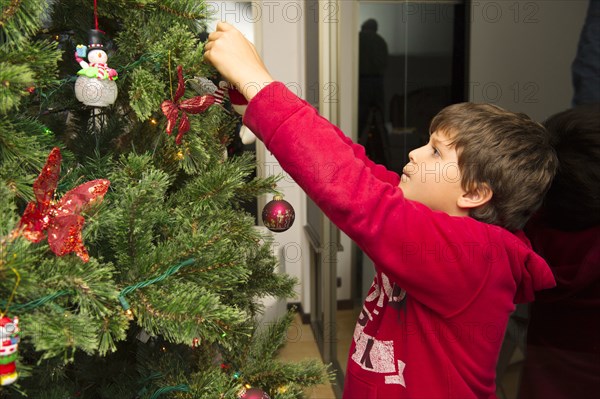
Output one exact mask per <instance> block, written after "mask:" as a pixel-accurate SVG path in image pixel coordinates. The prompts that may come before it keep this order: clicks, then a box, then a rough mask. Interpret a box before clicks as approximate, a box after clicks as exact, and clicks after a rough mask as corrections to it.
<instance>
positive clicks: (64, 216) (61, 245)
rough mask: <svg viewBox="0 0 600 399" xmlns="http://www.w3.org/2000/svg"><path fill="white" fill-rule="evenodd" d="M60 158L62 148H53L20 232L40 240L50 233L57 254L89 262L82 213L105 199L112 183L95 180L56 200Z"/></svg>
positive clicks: (24, 215) (30, 239) (35, 183)
mask: <svg viewBox="0 0 600 399" xmlns="http://www.w3.org/2000/svg"><path fill="white" fill-rule="evenodd" d="M61 159H62V156H61V154H60V149H59V148H58V147H55V148H53V149H52V151H51V152H50V155H49V156H48V160H47V161H46V164H45V165H44V168H43V169H42V171H41V172H40V175H39V176H38V178H37V179H36V180H35V182H34V183H33V193H34V195H35V199H36V201H35V202H30V203H29V204H27V208H25V212H24V213H23V216H22V217H21V223H20V224H19V228H18V232H17V233H20V234H22V235H23V236H24V237H25V238H27V239H28V240H29V241H32V242H40V241H41V240H43V239H44V238H45V236H46V234H48V244H49V245H50V249H51V250H52V252H54V253H55V254H56V255H58V256H61V255H65V254H68V253H70V252H75V253H76V254H77V256H79V257H80V258H81V259H82V260H83V261H84V262H87V261H88V260H89V258H90V257H89V255H88V253H87V250H86V249H85V247H84V245H83V240H82V237H81V228H82V227H83V222H84V221H85V220H84V218H83V216H81V215H80V213H81V211H82V210H84V209H85V208H86V207H88V206H89V205H91V204H92V203H94V202H95V201H101V200H102V198H103V197H104V194H106V192H107V191H108V186H109V185H110V182H109V181H108V180H105V179H98V180H92V181H89V182H87V183H84V184H82V185H80V186H77V187H75V188H74V189H72V190H70V191H68V192H67V193H66V194H65V195H64V196H63V197H62V198H61V199H60V200H59V201H53V197H54V191H55V190H56V186H57V183H58V177H59V175H60V162H61Z"/></svg>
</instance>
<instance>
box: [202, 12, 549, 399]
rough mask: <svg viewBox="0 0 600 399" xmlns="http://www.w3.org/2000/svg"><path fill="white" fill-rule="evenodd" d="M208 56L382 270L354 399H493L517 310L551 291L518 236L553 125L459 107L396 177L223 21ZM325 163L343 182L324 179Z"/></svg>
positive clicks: (351, 367)
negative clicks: (319, 169) (317, 171)
mask: <svg viewBox="0 0 600 399" xmlns="http://www.w3.org/2000/svg"><path fill="white" fill-rule="evenodd" d="M205 59H206V60H208V61H209V62H211V63H212V64H213V65H214V66H215V67H216V68H217V69H218V70H219V71H220V72H221V74H223V76H224V77H225V78H226V79H228V80H229V81H230V82H232V83H234V84H235V85H236V86H237V88H238V90H240V92H241V93H242V94H243V95H244V96H245V97H246V99H248V101H249V105H248V108H247V110H246V114H245V116H244V124H246V125H247V126H248V127H249V128H250V129H251V130H252V131H253V132H255V133H256V135H257V137H259V138H260V139H261V140H263V141H264V143H265V145H266V147H267V148H268V149H269V151H271V152H272V153H273V154H274V155H275V157H276V158H277V159H278V160H279V162H280V163H281V165H282V167H283V168H284V169H285V170H286V171H287V172H288V173H289V174H290V175H291V176H292V177H293V178H294V180H295V181H296V182H297V183H298V184H299V185H300V186H301V187H302V188H303V189H304V191H305V192H306V193H307V194H308V195H309V196H310V197H311V198H312V199H313V200H314V201H315V202H316V203H317V204H318V205H319V207H320V208H321V209H322V210H323V212H325V214H326V215H327V216H328V217H329V218H330V219H331V220H332V221H333V222H334V223H335V224H336V225H337V226H338V227H339V228H340V229H341V230H343V231H344V232H345V233H346V234H348V235H349V236H350V238H352V239H353V240H354V241H355V242H356V243H357V244H358V245H359V246H360V247H361V248H362V249H363V251H365V253H366V254H367V255H368V256H369V257H370V258H371V259H372V260H373V262H374V264H375V265H376V271H377V274H376V277H375V281H374V283H373V286H372V287H371V290H370V291H369V294H368V295H367V298H366V299H365V303H364V306H363V310H362V313H361V315H360V316H359V319H358V322H357V325H356V329H355V332H354V340H353V343H352V346H351V348H350V354H349V359H348V367H347V373H346V381H345V385H344V398H345V399H350V398H353V399H374V398H394V399H396V398H405V397H410V398H492V397H494V394H495V385H494V377H495V376H494V374H495V364H496V360H497V357H498V353H499V350H500V346H501V343H502V339H503V336H504V330H505V328H506V324H507V321H508V317H509V315H510V313H511V312H512V311H513V310H514V302H521V301H531V300H532V299H533V292H534V291H535V290H539V289H543V288H549V287H552V286H553V285H554V279H553V277H552V273H551V272H550V269H549V268H548V265H547V264H546V263H545V262H544V261H543V260H542V259H541V258H540V257H539V256H537V255H536V254H535V253H534V252H533V251H532V250H531V248H530V246H529V245H528V244H527V243H526V242H525V239H524V237H523V236H522V235H521V234H520V233H515V234H513V233H511V232H510V231H509V230H507V229H510V230H512V231H515V232H517V230H518V229H520V228H521V227H522V226H523V225H524V224H525V221H526V220H527V218H528V217H529V216H530V215H531V213H532V212H533V211H534V210H535V209H536V208H537V207H538V205H539V203H540V201H541V199H542V196H543V194H544V193H545V191H546V189H547V187H548V185H549V183H550V180H551V179H552V176H553V175H554V172H555V169H556V156H555V155H554V152H553V151H552V149H551V147H550V146H549V144H548V142H547V137H546V132H545V130H544V129H543V127H542V126H541V125H539V124H537V123H535V122H533V121H531V120H530V119H529V118H527V117H526V116H524V115H517V114H513V113H510V112H506V111H504V110H501V109H499V108H497V107H494V106H490V105H475V104H456V105H453V106H450V107H449V108H446V109H444V110H443V111H442V112H440V114H439V115H438V116H436V118H435V119H434V120H433V122H432V126H431V140H430V142H429V143H428V144H427V145H425V146H423V147H421V148H418V149H416V150H414V151H412V152H411V153H410V154H409V158H410V162H409V163H408V164H407V165H406V167H405V168H404V171H403V174H402V176H401V177H399V176H398V175H396V174H395V173H392V172H389V171H387V170H386V169H385V168H383V167H382V166H379V165H375V164H374V163H373V162H371V161H369V160H368V159H367V158H366V157H365V152H364V148H362V147H360V146H358V145H356V144H353V143H352V141H351V140H349V139H348V138H346V137H345V136H344V135H343V133H342V132H340V131H339V130H338V129H337V128H336V127H335V126H334V125H332V124H331V123H329V122H328V121H327V120H325V119H324V118H322V117H320V116H319V115H318V113H317V111H316V110H315V109H314V108H312V107H311V106H310V105H308V104H307V103H306V102H304V101H302V100H300V99H299V98H298V97H296V96H295V95H293V94H292V93H291V92H290V91H288V90H287V89H286V88H285V86H284V85H283V84H281V83H278V82H274V81H273V78H272V77H271V76H270V75H269V73H268V71H267V70H266V68H265V66H264V64H263V63H262V61H261V59H260V57H258V55H257V53H256V51H255V49H254V47H253V46H252V44H250V43H249V42H248V41H247V40H246V39H245V38H244V37H243V35H241V33H240V32H239V31H237V30H236V29H234V28H233V27H232V26H230V25H228V24H225V23H219V24H218V25H217V29H216V31H215V32H213V33H211V34H210V36H209V40H208V43H207V44H206V47H205ZM325 163H326V164H328V165H331V163H334V164H335V173H332V174H331V175H329V176H328V177H327V178H322V177H319V176H315V175H314V174H313V172H312V171H313V170H314V167H315V166H318V165H319V164H321V165H323V164H325ZM501 226H502V227H501Z"/></svg>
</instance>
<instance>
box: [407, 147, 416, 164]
mask: <svg viewBox="0 0 600 399" xmlns="http://www.w3.org/2000/svg"><path fill="white" fill-rule="evenodd" d="M415 151H416V150H412V151H411V152H409V153H408V160H409V161H410V162H413V163H414V162H415Z"/></svg>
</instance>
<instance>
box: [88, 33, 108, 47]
mask: <svg viewBox="0 0 600 399" xmlns="http://www.w3.org/2000/svg"><path fill="white" fill-rule="evenodd" d="M103 36H104V32H102V31H101V30H98V29H90V46H89V47H90V50H93V49H99V48H103V47H104V45H103V44H102V37H103Z"/></svg>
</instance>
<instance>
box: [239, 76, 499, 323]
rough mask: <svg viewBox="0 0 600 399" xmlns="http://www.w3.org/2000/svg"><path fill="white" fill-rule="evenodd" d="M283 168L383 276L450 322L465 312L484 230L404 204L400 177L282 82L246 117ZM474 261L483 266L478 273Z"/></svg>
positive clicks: (478, 281)
mask: <svg viewBox="0 0 600 399" xmlns="http://www.w3.org/2000/svg"><path fill="white" fill-rule="evenodd" d="M244 124H245V125H246V126H248V127H249V128H250V129H251V130H252V131H253V132H254V133H255V134H256V135H257V137H259V138H260V139H261V140H262V141H263V142H264V143H265V146H266V147H267V149H268V150H269V151H271V152H272V153H273V155H274V156H275V157H276V158H277V160H278V161H279V163H280V164H281V166H282V168H283V169H284V170H285V171H286V172H287V173H289V174H290V176H291V177H292V178H293V179H294V180H295V181H296V182H297V183H298V184H299V185H300V187H302V189H303V190H304V191H305V192H306V194H307V195H308V196H309V197H310V198H311V199H312V200H313V201H315V203H316V204H317V205H318V206H319V207H320V208H321V210H322V211H323V212H324V213H325V214H326V215H327V216H328V217H329V218H330V219H331V221H332V222H333V223H334V224H336V225H337V226H338V227H339V228H340V229H341V230H342V231H344V232H345V233H346V234H347V235H348V236H349V237H350V238H351V239H352V240H354V241H355V242H356V243H357V244H358V245H359V246H360V247H361V248H362V249H363V251H365V253H366V254H367V255H368V256H369V257H370V258H371V259H372V260H373V262H374V263H375V265H376V267H377V268H378V270H379V271H381V272H383V273H385V274H386V275H387V276H388V277H389V278H390V279H391V280H392V281H394V282H395V283H397V284H398V285H399V286H400V287H402V288H404V289H405V290H406V291H407V292H408V293H409V294H410V295H412V296H413V298H414V299H416V300H418V301H420V302H422V303H424V304H425V305H426V306H429V307H430V308H432V309H433V310H435V311H437V312H439V313H441V314H445V315H449V314H451V313H454V312H457V311H459V310H460V309H461V308H463V307H464V306H466V304H468V303H469V302H470V301H471V300H472V299H473V298H474V296H475V295H476V294H477V292H478V291H479V290H480V289H481V287H482V286H483V284H484V281H485V279H486V278H487V276H488V272H489V268H490V263H489V262H478V261H476V259H475V258H479V255H478V253H479V251H480V250H481V248H477V247H478V246H481V245H480V243H478V242H473V240H471V237H473V236H474V235H477V234H478V235H482V231H477V232H474V231H472V230H473V229H482V227H480V226H478V225H479V224H480V223H475V224H474V223H468V220H470V218H455V217H451V216H449V215H447V214H444V213H441V212H434V211H431V210H430V209H429V208H427V207H426V206H424V205H422V204H420V203H418V202H413V201H409V200H407V199H405V198H404V195H403V193H402V190H401V189H400V188H399V187H398V183H399V177H398V175H397V174H395V173H392V172H389V171H387V170H385V168H383V167H381V166H379V165H375V164H374V163H373V162H371V161H370V160H368V159H367V158H366V156H365V153H364V149H363V148H362V147H361V146H358V145H356V144H353V143H352V142H351V141H350V140H349V139H348V138H346V136H345V135H343V133H342V132H340V131H339V129H337V128H336V127H335V126H334V125H333V124H331V123H330V122H329V121H327V120H326V119H325V118H323V117H321V116H320V115H318V113H317V111H316V110H315V109H314V108H313V107H312V106H310V105H309V104H308V103H306V102H305V101H303V100H301V99H299V98H298V97H297V96H295V95H294V94H293V93H291V92H290V91H289V90H288V89H287V88H286V87H285V86H284V85H283V84H282V83H279V82H274V83H271V84H269V85H268V86H267V87H265V88H263V89H262V90H261V91H260V92H259V93H258V94H257V95H256V96H255V97H254V98H253V99H252V101H251V102H250V104H249V105H248V108H247V110H246V113H245V116H244ZM473 261H475V262H476V263H477V264H478V265H480V266H479V267H473V265H472V262H473Z"/></svg>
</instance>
